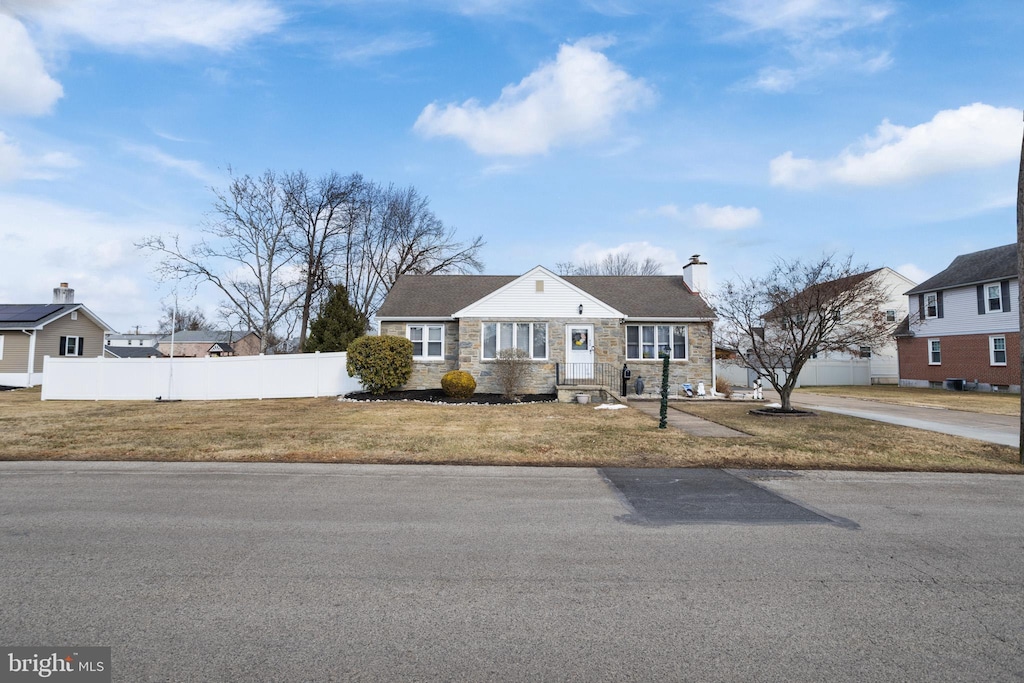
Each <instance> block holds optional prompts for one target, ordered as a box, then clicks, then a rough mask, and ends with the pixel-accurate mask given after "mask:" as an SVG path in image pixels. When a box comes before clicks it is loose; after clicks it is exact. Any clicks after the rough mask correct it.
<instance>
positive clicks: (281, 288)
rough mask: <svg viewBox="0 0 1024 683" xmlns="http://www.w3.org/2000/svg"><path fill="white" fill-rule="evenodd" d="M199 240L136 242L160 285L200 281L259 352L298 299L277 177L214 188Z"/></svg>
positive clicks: (288, 219)
mask: <svg viewBox="0 0 1024 683" xmlns="http://www.w3.org/2000/svg"><path fill="white" fill-rule="evenodd" d="M213 192H214V197H215V201H214V206H213V211H212V213H211V214H210V216H209V217H208V218H207V220H206V221H204V224H203V226H202V232H203V233H204V237H203V239H201V240H200V241H199V242H198V243H196V244H193V245H191V246H184V245H182V244H181V243H180V241H179V237H178V236H177V235H173V236H171V237H170V238H169V240H165V239H164V237H163V236H160V235H154V236H150V237H146V238H145V239H143V240H142V241H141V242H139V243H138V244H137V246H139V247H140V248H143V249H148V250H150V251H152V252H155V253H157V254H159V255H160V257H161V260H160V263H159V264H158V266H157V273H158V274H159V275H160V277H161V278H162V279H164V280H191V281H194V282H200V283H201V282H208V283H210V284H212V285H214V286H215V287H217V288H218V289H219V290H220V291H221V293H222V294H223V295H224V296H225V297H226V298H227V301H226V302H225V304H224V306H223V309H224V311H225V312H226V313H228V314H229V315H230V316H232V317H234V318H237V320H238V321H239V323H240V324H242V325H244V326H246V327H248V328H250V329H252V330H255V331H256V332H258V333H259V335H260V339H261V342H260V351H261V352H263V351H265V350H266V349H267V346H268V345H269V344H270V343H271V341H272V340H273V338H274V334H273V333H274V328H275V327H276V326H277V325H278V323H279V322H281V321H282V320H283V319H284V318H285V316H287V315H288V313H289V312H290V311H291V310H293V309H294V308H295V306H296V305H297V304H298V302H299V301H300V300H301V299H302V296H303V292H304V288H303V283H304V277H303V274H302V269H301V264H297V263H296V262H297V261H298V259H297V258H296V252H295V250H294V249H293V248H292V246H291V242H290V235H291V232H292V231H293V230H294V221H293V219H292V215H291V212H290V211H289V210H288V208H287V207H286V203H285V201H284V199H283V193H282V192H281V186H280V182H279V179H278V177H277V175H276V174H275V173H274V172H272V171H266V172H264V173H263V175H261V176H259V177H252V176H249V175H244V176H241V177H232V178H231V184H230V186H229V188H228V190H227V192H222V191H220V190H217V189H214V190H213Z"/></svg>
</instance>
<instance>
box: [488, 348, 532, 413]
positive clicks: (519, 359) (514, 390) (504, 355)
mask: <svg viewBox="0 0 1024 683" xmlns="http://www.w3.org/2000/svg"><path fill="white" fill-rule="evenodd" d="M529 360H530V357H529V354H527V353H526V351H523V350H522V349H502V350H501V351H499V352H498V357H497V359H495V361H494V370H493V372H494V377H495V378H496V379H497V380H498V384H500V385H501V393H502V395H503V396H504V397H505V398H507V399H508V400H510V401H515V400H517V399H518V397H519V394H520V393H521V392H520V390H521V389H522V386H523V382H524V381H525V380H526V371H527V370H528V369H529V366H530V362H529Z"/></svg>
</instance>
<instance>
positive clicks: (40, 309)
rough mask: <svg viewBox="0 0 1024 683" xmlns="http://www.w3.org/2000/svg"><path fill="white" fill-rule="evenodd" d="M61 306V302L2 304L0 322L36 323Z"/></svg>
mask: <svg viewBox="0 0 1024 683" xmlns="http://www.w3.org/2000/svg"><path fill="white" fill-rule="evenodd" d="M61 308H63V306H62V305H61V304H0V323H34V322H36V321H37V320H41V319H43V318H45V317H47V316H50V315H53V314H54V313H56V312H57V311H59V310H60V309H61Z"/></svg>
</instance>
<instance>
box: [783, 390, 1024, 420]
mask: <svg viewBox="0 0 1024 683" xmlns="http://www.w3.org/2000/svg"><path fill="white" fill-rule="evenodd" d="M800 394H825V395H828V396H846V397H849V398H862V399H867V400H869V401H879V402H880V403H896V404H899V405H905V406H927V407H930V408H948V409H950V410H966V411H968V412H972V413H988V414H989V415H1020V394H1006V393H1003V394H998V393H992V392H990V391H947V390H946V389H911V388H909V387H899V386H895V385H889V384H876V385H873V386H868V387H805V388H801V389H797V390H796V392H794V395H793V397H794V400H797V399H798V397H799V396H800Z"/></svg>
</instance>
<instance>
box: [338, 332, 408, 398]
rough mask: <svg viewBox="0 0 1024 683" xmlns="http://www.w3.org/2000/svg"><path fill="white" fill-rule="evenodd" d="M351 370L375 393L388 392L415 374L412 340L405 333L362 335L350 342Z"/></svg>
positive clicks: (349, 367)
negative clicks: (403, 334) (400, 334)
mask: <svg viewBox="0 0 1024 683" xmlns="http://www.w3.org/2000/svg"><path fill="white" fill-rule="evenodd" d="M345 365H346V367H347V368H348V374H350V375H352V376H353V377H358V378H359V381H360V382H362V383H363V386H364V387H365V388H366V390H367V391H369V392H370V393H371V394H377V395H380V394H386V393H387V392H389V391H391V390H392V389H397V388H398V387H400V386H402V385H403V384H405V383H406V382H408V381H409V377H410V376H412V342H411V341H409V340H408V339H406V338H405V337H393V336H388V335H384V336H380V337H360V338H359V339H356V340H355V341H353V342H352V343H350V344H349V345H348V359H347V360H346V362H345Z"/></svg>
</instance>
